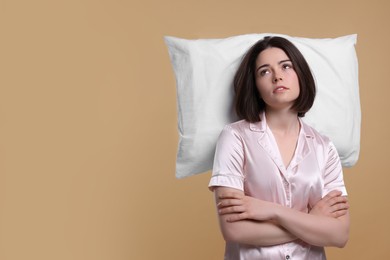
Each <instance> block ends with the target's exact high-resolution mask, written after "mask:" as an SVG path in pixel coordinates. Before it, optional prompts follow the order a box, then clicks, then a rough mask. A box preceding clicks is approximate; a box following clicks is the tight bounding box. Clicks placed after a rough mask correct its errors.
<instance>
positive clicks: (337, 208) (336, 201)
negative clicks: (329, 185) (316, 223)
mask: <svg viewBox="0 0 390 260" xmlns="http://www.w3.org/2000/svg"><path fill="white" fill-rule="evenodd" d="M341 195H342V193H341V191H337V190H333V191H331V192H329V193H328V194H327V195H326V196H325V197H323V198H322V199H321V200H320V201H318V202H317V204H316V205H314V207H313V208H312V209H311V210H310V213H309V214H312V215H322V216H328V217H333V218H338V217H341V216H343V215H345V214H347V212H348V209H349V204H348V199H347V197H344V196H341Z"/></svg>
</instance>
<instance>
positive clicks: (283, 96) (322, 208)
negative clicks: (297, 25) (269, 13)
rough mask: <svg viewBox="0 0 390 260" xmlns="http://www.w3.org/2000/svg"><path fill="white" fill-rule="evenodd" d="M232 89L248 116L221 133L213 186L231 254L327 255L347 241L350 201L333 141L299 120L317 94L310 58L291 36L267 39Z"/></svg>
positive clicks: (243, 66) (245, 63)
mask: <svg viewBox="0 0 390 260" xmlns="http://www.w3.org/2000/svg"><path fill="white" fill-rule="evenodd" d="M234 89H235V108H236V112H237V114H238V116H239V117H240V118H242V120H241V121H238V122H235V123H232V124H230V125H227V126H226V127H225V128H224V130H223V131H222V133H221V135H220V137H219V140H218V144H217V149H216V154H215V160H214V167H213V174H212V177H211V180H210V184H209V186H210V189H211V190H213V191H214V193H215V198H216V205H217V210H218V217H219V222H220V228H221V231H222V234H223V236H224V239H225V241H226V250H225V259H232V260H239V259H245V260H252V259H256V260H258V259H271V260H276V259H299V260H302V259H308V260H316V259H326V257H325V251H324V247H325V246H336V247H344V246H345V244H346V242H347V240H348V234H349V213H348V208H349V205H348V202H347V198H346V188H345V185H344V181H343V173H342V167H341V163H340V159H339V156H338V154H337V151H336V149H335V147H334V145H333V144H332V142H331V141H330V140H329V139H328V138H327V137H325V136H323V135H321V134H319V133H318V132H317V131H315V130H314V129H313V128H311V127H310V126H308V125H306V124H305V123H304V122H303V121H302V120H301V119H300V118H301V117H303V116H304V115H305V113H306V112H307V111H308V110H309V109H310V108H311V106H312V104H313V102H314V98H315V93H316V89H315V83H314V79H313V76H312V74H311V72H310V68H309V66H308V64H307V62H306V61H305V59H304V57H303V56H302V54H301V53H300V52H299V50H298V49H297V48H296V47H295V46H294V45H293V44H292V43H291V42H289V41H288V40H286V39H285V38H281V37H266V38H265V39H263V40H261V41H259V42H257V43H256V44H255V45H254V46H253V47H252V48H251V49H250V50H249V51H248V52H247V54H246V55H245V57H244V59H243V61H242V63H241V65H240V67H239V69H238V71H237V74H236V76H235V79H234ZM329 120H331V119H329Z"/></svg>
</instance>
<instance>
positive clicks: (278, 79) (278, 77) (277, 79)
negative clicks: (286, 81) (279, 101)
mask: <svg viewBox="0 0 390 260" xmlns="http://www.w3.org/2000/svg"><path fill="white" fill-rule="evenodd" d="M281 80H283V79H282V77H281V76H279V75H275V76H274V78H273V82H274V83H277V82H278V81H281Z"/></svg>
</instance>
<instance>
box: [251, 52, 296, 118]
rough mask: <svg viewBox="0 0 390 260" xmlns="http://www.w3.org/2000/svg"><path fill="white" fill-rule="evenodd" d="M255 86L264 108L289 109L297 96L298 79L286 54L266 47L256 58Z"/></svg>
mask: <svg viewBox="0 0 390 260" xmlns="http://www.w3.org/2000/svg"><path fill="white" fill-rule="evenodd" d="M255 79H256V86H257V89H258V91H259V93H260V96H261V98H262V99H263V100H264V102H265V104H266V109H275V110H289V109H290V108H291V106H292V105H293V104H294V101H295V100H296V99H297V98H298V96H299V80H298V76H297V74H296V72H295V70H294V68H293V65H292V62H291V60H290V58H289V57H288V56H287V54H286V53H285V52H284V51H283V50H282V49H279V48H273V47H272V48H268V49H265V50H264V51H262V52H261V53H260V54H259V55H258V56H257V59H256V72H255Z"/></svg>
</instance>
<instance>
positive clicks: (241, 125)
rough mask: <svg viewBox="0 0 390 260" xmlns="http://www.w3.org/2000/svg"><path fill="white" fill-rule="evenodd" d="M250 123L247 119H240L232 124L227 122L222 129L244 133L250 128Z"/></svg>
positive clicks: (223, 130)
mask: <svg viewBox="0 0 390 260" xmlns="http://www.w3.org/2000/svg"><path fill="white" fill-rule="evenodd" d="M249 127H250V123H249V122H248V121H246V120H239V121H236V122H233V123H230V124H227V125H225V126H224V128H223V129H222V133H223V132H230V133H235V134H239V135H241V134H243V133H244V132H245V131H246V130H247V129H249Z"/></svg>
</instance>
